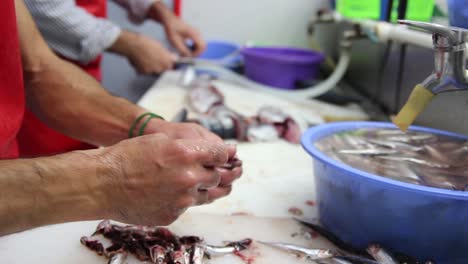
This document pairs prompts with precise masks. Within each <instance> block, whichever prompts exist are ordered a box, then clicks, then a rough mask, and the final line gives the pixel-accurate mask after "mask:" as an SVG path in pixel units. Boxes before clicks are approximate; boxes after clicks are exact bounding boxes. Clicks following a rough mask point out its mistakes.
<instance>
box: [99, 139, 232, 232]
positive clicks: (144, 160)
mask: <svg viewBox="0 0 468 264" xmlns="http://www.w3.org/2000/svg"><path fill="white" fill-rule="evenodd" d="M232 154H233V153H232V149H230V147H229V146H227V145H225V144H223V143H221V142H212V141H206V140H190V139H177V140H173V139H170V138H168V137H167V136H166V135H164V134H154V135H146V136H141V137H137V138H133V139H129V140H125V141H122V142H121V143H119V144H116V145H114V146H112V147H109V148H107V149H105V151H104V153H103V154H102V157H103V159H104V160H106V162H108V163H109V164H118V166H117V167H116V168H117V169H116V170H114V172H113V173H112V174H111V175H109V177H108V181H109V183H108V184H107V187H106V188H107V190H106V194H107V195H106V198H105V199H104V200H105V203H106V205H105V207H106V208H109V209H110V214H111V216H112V219H115V220H119V221H123V222H127V223H133V224H148V225H167V224H169V223H171V222H172V221H174V220H175V219H176V218H177V217H178V216H179V215H180V214H181V213H183V212H184V211H185V210H186V209H187V208H188V207H190V206H194V205H201V204H206V203H209V202H211V201H213V200H215V199H218V198H220V197H223V196H225V195H227V194H229V192H230V191H231V186H230V182H228V180H229V181H231V182H232V180H234V179H236V178H238V177H239V176H240V174H241V168H236V169H234V170H232V171H223V172H222V173H224V175H225V177H224V179H223V177H222V176H221V173H220V170H218V169H216V167H220V166H222V165H223V164H225V163H226V162H227V161H228V157H229V156H230V155H232Z"/></svg>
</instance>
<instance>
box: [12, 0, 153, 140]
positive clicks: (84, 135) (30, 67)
mask: <svg viewBox="0 0 468 264" xmlns="http://www.w3.org/2000/svg"><path fill="white" fill-rule="evenodd" d="M16 6H17V19H18V30H19V35H20V44H21V55H22V62H23V70H24V80H25V88H26V97H27V103H28V107H29V108H30V109H31V110H32V111H33V112H34V113H35V114H36V115H37V116H38V117H39V118H40V119H41V120H42V121H44V122H45V123H46V124H48V125H49V126H50V127H52V128H54V129H56V130H58V131H61V132H63V133H64V134H66V135H69V136H72V137H74V138H77V139H80V140H83V141H85V142H88V143H92V144H95V145H110V144H114V143H116V142H118V141H120V140H122V139H124V138H126V137H127V133H128V130H129V128H130V126H131V124H132V122H133V121H134V120H135V118H136V117H137V116H138V115H140V114H141V113H143V112H144V111H145V110H144V109H142V108H140V107H138V106H136V105H134V104H132V103H130V102H128V101H126V100H124V99H121V98H118V97H114V96H112V95H110V94H109V93H108V92H106V91H105V90H104V89H103V88H102V87H101V86H100V85H99V83H98V82H97V81H95V80H94V79H93V78H92V77H90V76H89V75H87V74H86V73H84V72H83V71H82V70H80V69H79V68H78V67H76V66H74V65H73V64H71V63H68V62H65V61H63V60H61V59H59V58H58V57H57V56H55V54H54V53H52V52H51V50H50V49H49V48H48V47H47V45H46V43H45V42H44V40H43V39H42V37H41V36H40V34H39V33H38V31H37V29H36V27H35V25H34V23H33V21H32V19H31V17H30V15H29V13H28V12H27V10H26V9H25V7H24V4H23V2H22V1H21V0H16Z"/></svg>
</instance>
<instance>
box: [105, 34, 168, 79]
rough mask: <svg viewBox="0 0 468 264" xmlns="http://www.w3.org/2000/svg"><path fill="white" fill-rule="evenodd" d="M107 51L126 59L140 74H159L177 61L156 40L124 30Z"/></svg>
mask: <svg viewBox="0 0 468 264" xmlns="http://www.w3.org/2000/svg"><path fill="white" fill-rule="evenodd" d="M109 50H110V51H113V52H116V53H119V54H121V55H123V56H125V57H127V59H128V60H129V61H130V63H131V64H132V65H133V66H134V67H135V69H136V70H137V71H138V72H139V73H142V74H159V73H162V72H164V71H166V70H170V69H172V68H173V67H174V63H175V61H176V59H177V57H176V56H175V55H174V54H171V53H170V52H169V51H168V50H167V49H166V48H165V47H164V46H163V45H162V44H161V43H159V42H157V41H156V40H153V39H151V38H149V37H146V36H144V35H142V34H138V33H133V32H129V31H125V30H123V31H122V33H121V34H120V36H119V38H118V39H117V41H116V42H115V43H114V44H113V45H112V47H110V48H109Z"/></svg>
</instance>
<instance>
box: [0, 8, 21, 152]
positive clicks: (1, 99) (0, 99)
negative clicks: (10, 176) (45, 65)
mask: <svg viewBox="0 0 468 264" xmlns="http://www.w3.org/2000/svg"><path fill="white" fill-rule="evenodd" d="M0 17H1V18H2V22H1V23H0V36H1V40H0V159H5V158H17V157H18V146H17V140H16V134H17V133H18V130H19V128H20V126H21V122H22V119H23V112H24V87H23V76H22V72H23V71H22V67H21V57H20V56H21V55H20V50H19V41H18V31H17V28H16V16H15V9H14V1H13V0H1V1H0Z"/></svg>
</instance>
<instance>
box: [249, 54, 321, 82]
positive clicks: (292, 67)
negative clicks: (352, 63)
mask: <svg viewBox="0 0 468 264" xmlns="http://www.w3.org/2000/svg"><path fill="white" fill-rule="evenodd" d="M242 55H243V56H244V64H245V74H246V75H247V77H248V78H249V79H251V80H253V81H256V82H259V83H261V84H265V85H269V86H273V87H276V88H279V89H294V88H295V87H296V82H297V81H306V80H307V81H309V80H313V79H315V77H316V76H317V73H318V70H319V66H320V63H322V61H323V60H324V58H325V56H324V55H323V54H321V53H319V52H316V51H313V50H306V49H297V48H281V47H277V48H276V47H275V48H273V47H254V48H245V49H243V50H242Z"/></svg>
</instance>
